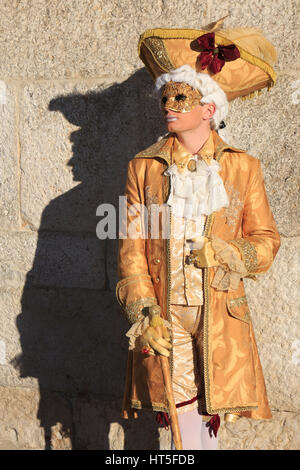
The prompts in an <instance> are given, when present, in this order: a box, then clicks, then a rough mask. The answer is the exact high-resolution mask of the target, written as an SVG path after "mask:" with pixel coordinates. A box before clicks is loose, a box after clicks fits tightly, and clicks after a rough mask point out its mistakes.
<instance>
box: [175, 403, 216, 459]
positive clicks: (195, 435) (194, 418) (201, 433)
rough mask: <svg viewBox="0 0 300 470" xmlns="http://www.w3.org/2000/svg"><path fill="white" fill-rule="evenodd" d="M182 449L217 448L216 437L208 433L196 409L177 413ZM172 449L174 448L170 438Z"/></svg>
mask: <svg viewBox="0 0 300 470" xmlns="http://www.w3.org/2000/svg"><path fill="white" fill-rule="evenodd" d="M178 421H179V428H180V432H181V439H182V447H183V450H217V449H218V437H215V436H214V434H213V435H212V437H210V435H209V428H208V427H206V422H204V421H202V416H201V415H200V414H199V413H198V410H197V409H195V410H192V411H187V412H186V413H181V414H179V415H178ZM171 448H172V450H175V446H174V442H173V439H172V447H171Z"/></svg>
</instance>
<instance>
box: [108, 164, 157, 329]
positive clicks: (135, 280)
mask: <svg viewBox="0 0 300 470" xmlns="http://www.w3.org/2000/svg"><path fill="white" fill-rule="evenodd" d="M142 184H143V183H142ZM125 196H126V197H127V211H126V213H125V214H123V215H122V216H123V219H124V218H126V224H124V220H123V219H122V225H121V226H122V227H124V226H126V227H127V229H129V227H130V225H132V224H134V226H135V227H136V228H137V229H136V233H137V234H140V236H139V237H137V238H132V237H128V238H126V235H127V233H126V234H125V233H122V234H120V239H119V254H118V276H119V282H118V283H117V286H116V296H117V300H118V302H119V304H120V305H121V307H122V310H123V311H124V313H125V315H126V318H127V320H128V321H129V323H130V324H133V323H135V322H136V321H138V320H139V319H141V318H142V316H143V313H142V310H143V308H144V307H150V306H152V305H156V304H157V300H156V295H155V292H154V287H153V283H152V279H151V276H150V274H149V270H148V262H147V257H146V239H145V238H143V234H144V233H145V232H144V230H145V227H144V222H143V221H144V218H143V216H142V215H141V214H139V212H138V211H137V212H135V213H134V214H132V215H130V211H129V208H130V207H132V205H133V204H135V205H136V207H138V206H139V205H144V202H145V201H144V200H143V197H144V196H143V191H141V190H140V188H139V187H138V183H137V177H136V175H135V174H134V171H133V169H132V161H131V162H129V165H128V173H127V181H126V188H125ZM122 237H124V238H122Z"/></svg>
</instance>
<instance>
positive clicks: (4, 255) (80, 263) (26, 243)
mask: <svg viewBox="0 0 300 470" xmlns="http://www.w3.org/2000/svg"><path fill="white" fill-rule="evenodd" d="M0 260H1V269H0V281H1V286H2V287H13V288H18V287H20V286H23V285H24V284H25V285H26V287H29V286H43V287H51V288H55V287H58V288H73V289H76V288H87V289H103V288H104V285H105V270H104V252H103V243H102V242H101V241H100V240H98V238H97V237H96V236H95V235H92V234H79V233H77V234H76V233H73V234H72V233H59V232H39V233H27V232H13V233H1V234H0Z"/></svg>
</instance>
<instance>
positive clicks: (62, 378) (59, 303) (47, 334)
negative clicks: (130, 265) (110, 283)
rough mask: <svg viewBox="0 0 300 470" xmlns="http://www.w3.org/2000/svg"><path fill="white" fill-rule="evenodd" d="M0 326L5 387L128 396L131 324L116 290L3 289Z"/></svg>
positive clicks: (0, 376)
mask: <svg viewBox="0 0 300 470" xmlns="http://www.w3.org/2000/svg"><path fill="white" fill-rule="evenodd" d="M0 328H1V334H0V340H1V341H2V342H3V344H4V346H5V358H3V359H4V360H3V363H2V364H1V365H0V384H1V385H3V386H4V385H5V386H8V387H10V386H13V387H31V388H37V387H39V388H41V389H48V390H49V391H51V390H56V391H57V390H60V391H65V392H68V393H71V392H72V393H74V392H80V393H94V394H96V395H101V394H102V395H103V396H110V397H121V396H122V394H123V390H124V382H125V372H126V358H127V349H128V344H127V343H128V341H127V338H126V337H125V333H126V331H127V330H128V328H129V327H128V325H127V323H126V321H125V319H124V318H123V317H122V314H121V312H120V309H119V306H118V305H117V302H116V300H115V293H114V291H106V292H105V291H101V290H92V289H76V288H73V289H66V288H65V289H63V288H61V289H54V288H47V287H32V286H31V287H30V286H28V287H27V286H26V285H25V286H24V288H23V289H18V290H17V289H1V290H0ZM108 377H109V380H107V378H108Z"/></svg>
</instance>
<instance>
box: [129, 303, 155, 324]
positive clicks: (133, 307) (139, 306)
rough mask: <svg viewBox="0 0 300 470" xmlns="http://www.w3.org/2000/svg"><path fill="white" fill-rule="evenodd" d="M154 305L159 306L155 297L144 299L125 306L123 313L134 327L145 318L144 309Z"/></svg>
mask: <svg viewBox="0 0 300 470" xmlns="http://www.w3.org/2000/svg"><path fill="white" fill-rule="evenodd" d="M152 305H157V301H156V299H155V298H154V297H142V298H140V299H138V300H135V301H134V302H129V304H127V305H125V306H123V311H124V313H125V316H126V318H127V320H128V321H129V323H130V324H131V325H133V324H134V323H135V322H137V321H138V320H140V319H141V318H143V316H144V315H143V314H142V310H143V308H144V307H151V306H152Z"/></svg>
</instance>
